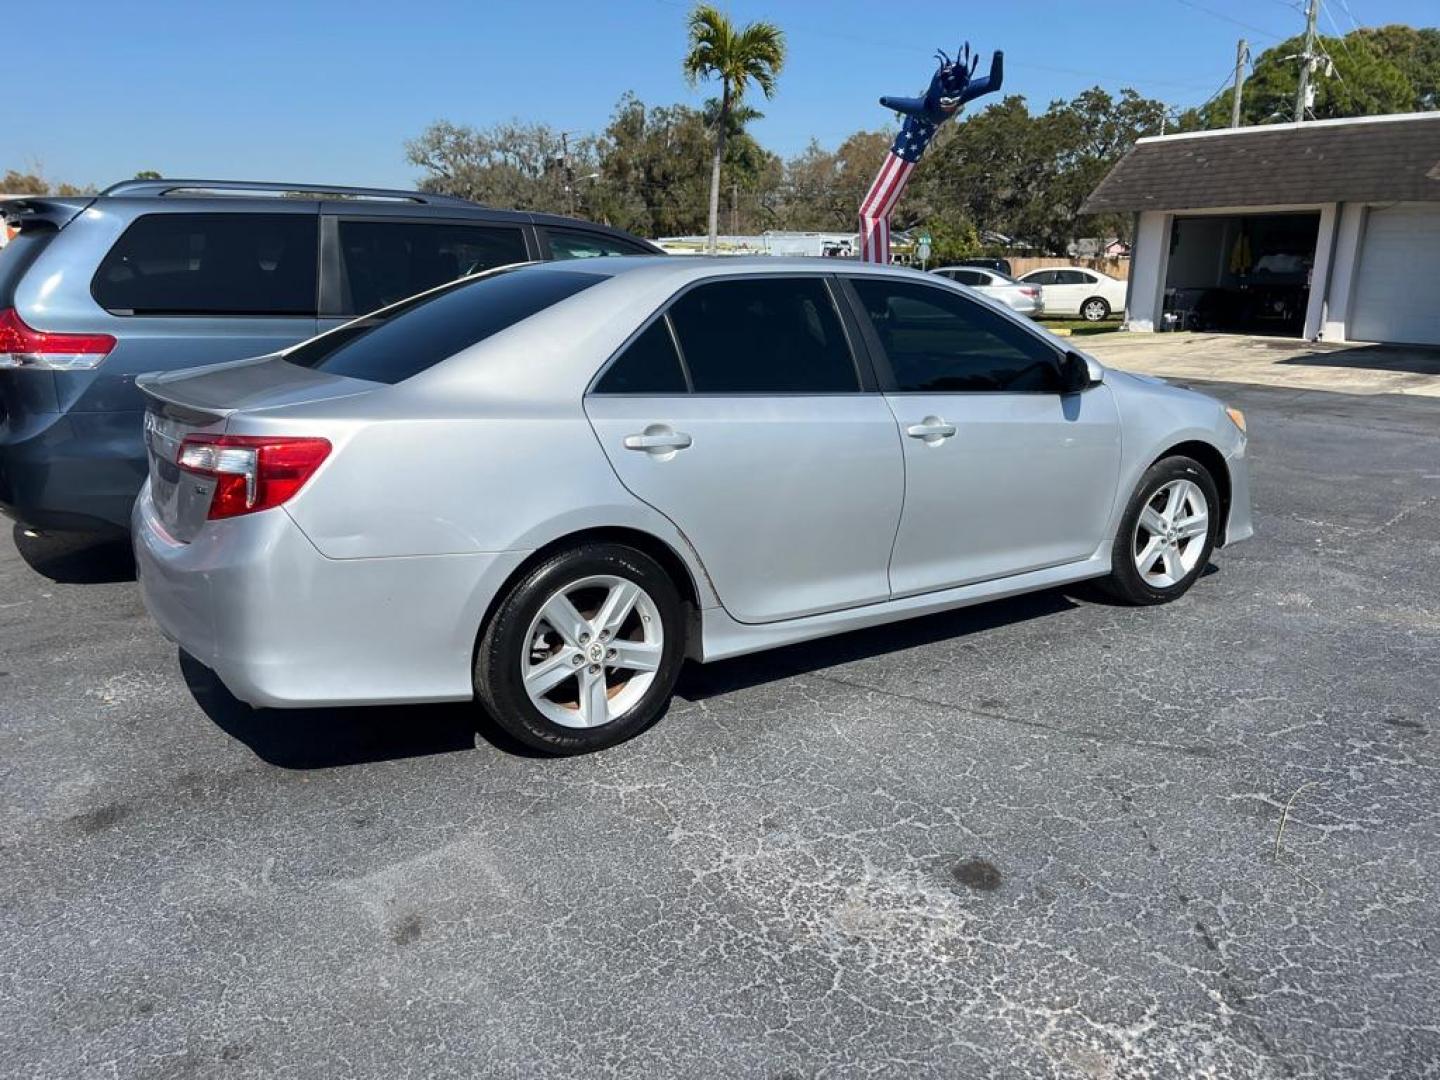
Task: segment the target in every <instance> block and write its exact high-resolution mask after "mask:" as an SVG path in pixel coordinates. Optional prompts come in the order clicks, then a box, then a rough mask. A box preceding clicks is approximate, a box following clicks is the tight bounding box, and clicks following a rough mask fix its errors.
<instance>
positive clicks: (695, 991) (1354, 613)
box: [0, 387, 1440, 1080]
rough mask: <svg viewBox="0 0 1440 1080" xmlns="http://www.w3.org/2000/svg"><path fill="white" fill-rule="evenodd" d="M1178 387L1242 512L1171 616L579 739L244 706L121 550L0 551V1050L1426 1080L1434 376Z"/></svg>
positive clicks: (235, 1060)
mask: <svg viewBox="0 0 1440 1080" xmlns="http://www.w3.org/2000/svg"><path fill="white" fill-rule="evenodd" d="M1213 389H1214V390H1215V391H1216V392H1221V393H1225V394H1226V395H1227V396H1229V397H1230V398H1231V399H1232V400H1234V401H1235V402H1237V403H1238V404H1240V405H1242V406H1243V407H1244V408H1245V409H1246V411H1247V412H1248V414H1249V416H1250V424H1251V432H1252V443H1251V452H1252V457H1253V476H1254V487H1255V505H1256V513H1257V522H1258V529H1259V532H1258V535H1257V537H1256V538H1255V539H1254V540H1253V541H1250V542H1248V543H1245V544H1242V545H1238V546H1236V547H1235V548H1233V549H1228V550H1224V551H1221V552H1220V553H1218V555H1217V556H1216V559H1215V563H1214V569H1213V571H1212V572H1211V573H1209V574H1208V575H1207V576H1206V577H1205V578H1204V579H1203V580H1202V581H1200V582H1199V583H1198V584H1197V586H1196V587H1195V588H1194V589H1193V590H1192V592H1191V593H1190V594H1189V596H1187V597H1186V598H1185V599H1184V600H1182V601H1181V602H1179V603H1176V604H1173V605H1170V606H1167V607H1162V608H1152V609H1144V610H1136V609H1127V608H1120V607H1114V606H1110V605H1107V604H1104V603H1101V602H1098V601H1097V600H1095V599H1094V598H1092V597H1090V596H1088V595H1086V594H1085V593H1084V592H1083V591H1079V592H1048V593H1042V594H1038V595H1032V596H1029V597H1022V598H1019V599H1016V600H1012V601H1007V602H1002V603H996V604H991V605H988V606H984V607H978V608H973V609H969V610H966V611H961V612H958V613H952V614H947V615H942V616H936V617H932V618H928V619H924V620H920V621H916V622H911V623H906V624H900V625H897V626H892V627H888V628H881V629H877V630H872V631H867V632H863V633H857V634H851V635H848V636H845V637H841V638H836V639H832V640H829V641H823V642H817V643H813V644H809V645H805V646H799V647H794V648H789V649H785V650H782V651H779V652H775V653H771V654H765V655H761V656H756V657H752V658H747V659H741V660H737V661H731V662H726V663H723V664H717V665H713V666H711V667H708V668H697V669H693V670H690V671H687V673H686V675H685V676H684V679H683V681H682V684H681V693H682V697H681V699H680V700H677V702H676V704H675V706H674V707H673V708H672V709H671V711H670V713H669V715H668V716H667V717H666V718H665V719H664V720H663V721H662V722H661V723H660V724H659V725H658V726H657V727H655V728H654V729H652V730H651V731H650V732H649V733H647V734H646V735H644V736H642V737H641V738H639V739H637V740H635V741H633V742H631V743H629V744H627V745H625V746H622V747H619V748H616V749H613V750H609V751H606V752H604V753H600V754H596V755H592V756H588V757H583V758H572V759H565V760H549V759H544V758H538V757H533V756H528V755H526V754H523V753H520V752H518V751H517V749H516V748H515V747H513V746H510V745H507V744H505V743H504V742H503V741H501V740H500V738H499V736H495V735H491V734H489V733H488V732H484V731H482V733H481V734H480V736H479V737H478V738H477V735H476V730H475V725H474V723H473V715H472V713H471V711H470V710H468V709H466V708H462V707H450V706H446V707H435V706H426V707H414V708H386V709H377V710H360V709H355V710H328V711H319V712H305V713H283V712H255V711H252V710H250V709H248V708H246V707H244V706H242V705H240V704H239V703H237V702H235V701H234V700H233V699H232V698H230V697H229V696H228V695H227V694H226V693H225V691H224V690H223V688H221V687H219V686H218V685H217V684H216V682H215V681H214V679H213V677H211V676H210V675H209V674H208V673H207V672H206V671H204V670H203V669H202V668H199V667H198V666H196V665H194V664H193V663H182V662H181V660H180V659H179V658H178V657H177V654H176V650H175V648H174V647H173V646H172V645H170V644H168V643H167V642H166V641H165V640H164V639H163V638H162V637H161V636H160V634H159V633H158V632H157V631H156V630H155V629H154V627H153V626H152V625H151V624H150V622H149V621H148V620H147V618H146V616H145V614H144V612H143V610H142V608H141V604H140V600H139V596H138V594H137V590H136V586H135V584H134V581H133V579H132V578H131V576H130V568H129V566H128V562H127V560H126V558H125V556H124V553H123V551H118V550H114V549H102V550H94V549H90V550H87V549H83V548H80V547H77V546H76V545H75V544H74V543H70V542H65V541H57V540H54V539H49V538H43V539H39V540H36V539H31V538H27V537H24V536H23V535H19V534H16V538H15V543H14V544H12V543H11V542H10V541H9V540H0V871H3V872H0V1076H4V1077H15V1078H22V1077H23V1078H30V1077H35V1078H39V1077H45V1078H52V1077H53V1078H66V1080H74V1078H82V1077H127V1078H129V1077H137V1078H139V1077H156V1078H158V1077H225V1078H230V1077H266V1078H276V1077H300V1078H305V1080H320V1078H329V1077H385V1078H402V1077H427V1078H429V1077H526V1078H548V1077H557V1078H559V1077H567V1078H568V1077H652V1076H658V1077H757V1078H764V1080H781V1078H784V1080H801V1078H819V1077H835V1078H838V1077H846V1078H848V1077H867V1076H877V1077H879V1076H883V1077H929V1076H945V1077H959V1076H986V1077H1009V1076H1013V1077H1045V1076H1056V1077H1060V1076H1065V1077H1092V1078H1103V1077H1131V1076H1146V1077H1168V1076H1177V1077H1178V1076H1185V1077H1189V1076H1199V1075H1205V1076H1216V1077H1247V1078H1249V1077H1262V1078H1263V1077H1285V1076H1311V1075H1324V1076H1354V1077H1366V1078H1373V1077H1385V1076H1393V1077H1411V1076H1417V1077H1418V1076H1421V1075H1434V1074H1436V1072H1437V1071H1440V1008H1437V1004H1436V1002H1437V1000H1440V930H1437V927H1440V890H1437V886H1440V833H1437V825H1440V800H1437V794H1440V773H1437V765H1440V757H1437V745H1440V742H1437V740H1440V581H1437V572H1436V568H1437V566H1440V402H1436V401H1435V400H1434V399H1427V398H1423V397H1400V396H1394V395H1377V396H1366V397H1360V396H1345V395H1337V394H1325V393H1317V392H1305V391H1296V390H1275V389H1256V388H1251V389H1244V390H1242V389H1238V388H1228V389H1227V388H1224V387H1214V388H1213ZM376 617H377V618H383V617H384V612H376ZM1282 823H1283V829H1282Z"/></svg>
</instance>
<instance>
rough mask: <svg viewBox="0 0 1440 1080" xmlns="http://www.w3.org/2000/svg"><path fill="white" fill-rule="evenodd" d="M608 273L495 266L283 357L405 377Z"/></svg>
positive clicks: (334, 369) (378, 376)
mask: <svg viewBox="0 0 1440 1080" xmlns="http://www.w3.org/2000/svg"><path fill="white" fill-rule="evenodd" d="M606 276H607V275H605V274H586V273H580V272H575V271H560V270H552V269H549V268H547V267H543V266H527V267H513V268H508V269H505V270H499V271H494V272H492V273H490V274H487V275H486V276H484V277H482V278H479V279H477V280H474V281H459V282H456V283H455V284H454V285H451V286H449V287H447V288H444V289H441V290H438V291H436V292H432V293H426V294H425V295H423V296H418V297H412V298H411V299H409V300H404V301H401V302H400V303H398V304H395V305H394V306H392V307H388V308H384V309H382V310H380V311H377V312H375V313H374V314H373V315H366V316H365V317H364V318H361V319H356V320H355V321H354V322H352V323H347V324H346V325H345V326H342V327H341V328H340V329H338V330H334V331H331V332H330V333H328V334H325V335H323V336H321V337H318V338H315V339H314V340H313V341H307V342H306V343H305V344H303V345H301V346H299V347H298V348H295V349H292V350H290V352H288V353H286V354H285V359H286V360H288V361H289V362H290V363H292V364H298V365H299V366H300V367H308V368H316V369H317V370H320V371H328V372H330V373H331V374H334V375H345V376H348V377H350V378H352V379H368V380H370V381H371V382H382V383H398V382H402V381H404V380H405V379H408V378H410V376H412V375H418V374H419V373H420V372H422V371H424V370H426V369H427V368H431V367H434V366H435V365H436V364H438V363H440V361H442V360H448V359H449V358H450V357H452V356H454V355H455V354H456V353H458V352H460V351H461V350H462V349H468V348H469V347H470V346H471V345H474V344H475V343H476V342H477V341H484V340H485V339H486V338H488V337H489V336H490V335H491V334H498V333H499V332H500V331H501V330H505V329H507V328H509V327H511V326H514V325H515V324H516V323H518V322H521V321H523V320H525V319H528V318H529V317H530V316H531V315H534V314H536V313H538V312H540V311H543V310H544V309H545V308H547V307H550V306H551V305H552V304H557V303H559V302H560V301H561V300H564V299H566V298H567V297H571V296H574V295H575V294H576V293H578V292H582V291H583V290H585V289H588V288H590V286H592V285H598V284H599V283H600V282H602V281H604V280H605V278H606Z"/></svg>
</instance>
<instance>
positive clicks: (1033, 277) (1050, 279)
mask: <svg viewBox="0 0 1440 1080" xmlns="http://www.w3.org/2000/svg"><path fill="white" fill-rule="evenodd" d="M1020 280H1021V281H1023V282H1025V284H1027V285H1054V284H1055V271H1053V270H1037V271H1035V273H1033V274H1026V275H1025V276H1024V277H1023V278H1021V279H1020Z"/></svg>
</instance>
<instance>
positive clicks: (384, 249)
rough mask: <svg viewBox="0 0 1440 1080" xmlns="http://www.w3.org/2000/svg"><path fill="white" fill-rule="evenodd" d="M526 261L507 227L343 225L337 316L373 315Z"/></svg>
mask: <svg viewBox="0 0 1440 1080" xmlns="http://www.w3.org/2000/svg"><path fill="white" fill-rule="evenodd" d="M529 257H530V256H529V254H528V253H527V252H526V250H525V238H524V236H522V235H521V233H520V230H519V229H517V228H512V227H510V226H506V225H456V224H451V223H449V222H422V221H344V220H342V221H341V222H340V258H341V266H342V270H343V279H342V285H341V304H342V314H346V315H360V314H363V313H365V312H367V311H378V310H379V309H380V308H383V307H387V306H388V305H390V304H394V303H396V302H398V301H400V300H403V299H405V298H406V297H407V296H414V295H415V294H416V293H421V292H424V291H425V290H427V289H433V288H435V286H437V285H444V284H445V283H446V282H447V281H454V280H455V279H456V278H462V277H468V276H469V275H471V274H478V273H480V272H481V271H483V270H493V269H495V268H496V267H497V266H507V265H509V264H510V263H518V262H525V261H526V260H527V259H529Z"/></svg>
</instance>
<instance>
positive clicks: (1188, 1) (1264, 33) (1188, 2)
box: [1175, 0, 1289, 41]
mask: <svg viewBox="0 0 1440 1080" xmlns="http://www.w3.org/2000/svg"><path fill="white" fill-rule="evenodd" d="M1175 2H1176V3H1177V4H1183V5H1184V6H1185V7H1188V8H1194V9H1195V10H1196V11H1203V12H1204V13H1205V14H1206V15H1209V16H1211V17H1212V18H1216V19H1221V20H1223V21H1225V22H1228V23H1234V24H1235V25H1236V26H1239V27H1242V28H1244V29H1246V30H1249V31H1250V32H1251V33H1255V34H1259V35H1260V36H1261V37H1266V38H1269V39H1270V40H1271V41H1284V40H1285V39H1284V38H1283V37H1281V36H1280V35H1278V34H1272V33H1271V32H1270V31H1269V30H1265V29H1262V28H1261V27H1258V26H1256V25H1254V24H1253V23H1247V22H1242V21H1241V20H1239V19H1236V18H1234V17H1232V16H1230V15H1226V14H1225V13H1223V12H1220V11H1215V10H1213V9H1211V8H1207V7H1204V6H1203V5H1200V4H1197V3H1195V2H1194V0H1175ZM1286 6H1287V7H1288V6H1289V5H1286Z"/></svg>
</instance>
